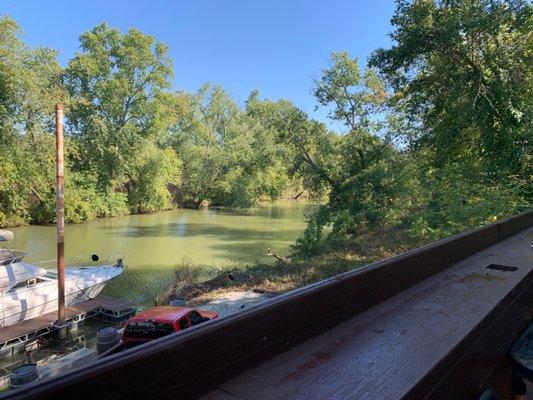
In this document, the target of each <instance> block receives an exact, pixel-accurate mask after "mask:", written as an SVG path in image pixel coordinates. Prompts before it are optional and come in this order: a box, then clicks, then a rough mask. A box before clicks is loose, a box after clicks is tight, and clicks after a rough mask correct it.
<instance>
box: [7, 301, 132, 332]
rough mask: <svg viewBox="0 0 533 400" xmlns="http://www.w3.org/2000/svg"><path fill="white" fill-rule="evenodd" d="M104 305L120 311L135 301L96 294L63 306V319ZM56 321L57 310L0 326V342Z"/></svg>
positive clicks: (34, 330) (129, 306)
mask: <svg viewBox="0 0 533 400" xmlns="http://www.w3.org/2000/svg"><path fill="white" fill-rule="evenodd" d="M101 307H105V308H106V309H108V310H112V311H120V310H124V309H128V308H131V307H135V303H133V302H131V301H128V300H123V299H115V298H112V297H106V296H98V297H95V298H94V299H91V300H87V301H84V302H83V303H79V304H75V305H73V306H70V307H66V308H65V319H67V320H68V319H71V318H74V317H75V316H77V315H80V314H84V313H88V312H92V311H94V310H96V309H98V308H101ZM56 321H57V312H51V313H47V314H44V315H40V316H38V317H35V318H32V319H28V320H26V321H21V322H19V323H16V324H14V325H10V326H6V327H5V328H0V343H3V342H8V341H10V340H13V339H16V338H18V337H21V336H23V335H25V334H27V333H31V332H37V331H40V330H43V329H46V328H48V327H50V326H51V325H52V324H54V323H55V322H56Z"/></svg>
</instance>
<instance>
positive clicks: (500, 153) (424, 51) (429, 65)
mask: <svg viewBox="0 0 533 400" xmlns="http://www.w3.org/2000/svg"><path fill="white" fill-rule="evenodd" d="M532 11H533V7H532V6H531V4H529V3H528V2H527V1H522V0H509V1H507V0H461V1H458V0H442V1H435V0H421V1H407V0H400V1H398V3H397V9H396V12H395V14H394V16H393V18H392V24H393V26H394V27H395V30H394V32H393V33H391V34H390V36H391V38H392V40H393V41H394V45H393V46H392V47H391V48H390V49H378V50H377V51H375V52H374V54H373V56H372V58H371V60H370V64H371V65H373V66H375V67H377V68H379V69H380V71H381V72H382V73H383V75H384V76H385V77H387V78H388V79H389V81H390V82H391V84H392V85H393V86H394V89H395V90H396V100H397V102H398V103H399V104H401V105H402V106H403V107H405V109H406V110H407V113H408V114H410V115H411V118H412V119H413V124H415V125H416V126H417V127H418V129H416V130H415V132H416V134H415V135H414V136H412V137H411V138H410V139H411V140H412V143H413V144H414V145H417V146H424V147H427V148H428V149H431V150H432V157H433V159H434V163H435V165H440V166H442V165H445V164H446V163H449V162H454V161H459V162H462V160H467V159H470V160H473V161H475V162H477V163H481V164H483V168H484V169H485V170H486V171H487V172H489V173H490V174H498V173H500V172H501V171H502V170H505V171H508V172H509V173H517V172H521V171H524V168H526V164H527V163H528V158H527V157H526V156H525V154H526V148H527V146H528V142H529V141H530V140H529V139H530V138H531V136H530V135H531V115H532V101H531V88H532V74H531V72H532V68H533V67H532V63H531V62H530V61H531V60H530V58H531V42H530V31H531V25H532V22H533V20H532V18H533V14H532Z"/></svg>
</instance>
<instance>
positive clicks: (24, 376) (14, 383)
mask: <svg viewBox="0 0 533 400" xmlns="http://www.w3.org/2000/svg"><path fill="white" fill-rule="evenodd" d="M37 381H39V373H38V372H37V366H36V365H35V364H26V365H22V366H20V367H18V368H15V369H14V370H13V371H11V374H10V375H9V386H10V387H11V389H16V388H19V387H22V386H26V385H29V384H30V383H33V382H37Z"/></svg>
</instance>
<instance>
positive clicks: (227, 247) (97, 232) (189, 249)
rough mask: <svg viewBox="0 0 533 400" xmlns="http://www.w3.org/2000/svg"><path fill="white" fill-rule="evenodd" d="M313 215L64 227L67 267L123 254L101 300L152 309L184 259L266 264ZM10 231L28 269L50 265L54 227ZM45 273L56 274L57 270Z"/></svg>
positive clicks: (266, 211)
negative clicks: (34, 264)
mask: <svg viewBox="0 0 533 400" xmlns="http://www.w3.org/2000/svg"><path fill="white" fill-rule="evenodd" d="M316 207H317V206H316V204H313V203H306V202H285V203H283V202H280V203H274V204H269V205H264V206H260V207H256V208H252V209H246V210H228V209H205V210H200V211H198V210H173V211H165V212H159V213H154V214H148V215H131V216H124V217H116V218H107V219H101V220H96V221H91V222H87V223H83V224H77V225H67V226H66V228H65V246H66V255H67V264H68V259H69V258H71V257H72V256H80V255H81V256H82V259H83V260H85V259H86V260H89V259H90V255H91V254H94V253H96V254H99V255H101V256H103V255H105V254H109V253H119V254H118V255H117V257H119V256H120V254H123V255H124V263H125V265H126V269H125V272H124V273H123V274H122V275H121V276H119V277H118V278H116V279H115V280H114V281H112V282H111V283H110V284H108V286H107V287H106V288H105V289H104V294H106V295H110V296H115V297H121V298H126V299H129V300H132V301H135V302H137V303H139V305H141V306H150V305H153V302H154V296H155V295H156V294H157V293H158V292H160V291H162V290H164V289H165V288H167V287H168V285H169V284H170V283H171V281H172V275H173V274H172V271H173V270H174V269H175V268H176V267H177V266H178V265H180V264H182V263H183V261H184V260H185V259H188V260H190V263H191V264H197V265H211V266H220V267H229V266H232V265H239V264H243V263H250V262H254V261H270V259H268V258H267V257H265V255H264V254H265V249H266V247H270V248H272V249H273V251H275V252H276V253H278V254H286V253H287V252H288V250H289V248H288V246H289V245H290V244H292V243H294V240H295V239H296V238H297V237H298V236H299V235H300V234H301V233H302V232H303V230H304V228H305V216H306V215H308V214H310V213H312V212H313V211H314V210H315V209H316ZM12 230H13V232H14V233H15V239H14V240H13V242H11V243H9V247H11V248H15V249H18V250H25V251H27V252H28V255H27V257H26V259H25V260H26V261H27V262H37V261H43V260H50V259H54V258H55V252H56V230H55V226H27V227H20V228H14V229H12ZM78 263H79V262H78ZM44 266H46V267H47V268H53V267H54V262H51V263H49V264H44ZM67 266H68V265H67Z"/></svg>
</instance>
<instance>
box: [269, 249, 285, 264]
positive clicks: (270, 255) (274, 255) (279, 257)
mask: <svg viewBox="0 0 533 400" xmlns="http://www.w3.org/2000/svg"><path fill="white" fill-rule="evenodd" d="M265 255H266V256H267V257H274V258H275V259H276V260H278V261H279V262H282V263H285V262H289V261H290V260H291V258H290V257H288V256H287V257H281V256H278V255H277V254H275V253H272V250H270V247H267V252H266V254H265Z"/></svg>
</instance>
